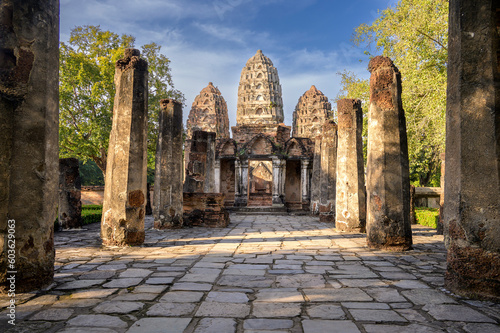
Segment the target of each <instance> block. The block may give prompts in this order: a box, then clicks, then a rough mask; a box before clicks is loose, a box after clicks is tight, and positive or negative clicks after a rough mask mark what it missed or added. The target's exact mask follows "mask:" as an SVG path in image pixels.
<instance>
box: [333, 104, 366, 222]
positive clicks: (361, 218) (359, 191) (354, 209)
mask: <svg viewBox="0 0 500 333" xmlns="http://www.w3.org/2000/svg"><path fill="white" fill-rule="evenodd" d="M337 113H338V149H337V188H336V192H337V195H336V201H335V202H336V208H335V211H336V213H337V214H336V217H335V227H336V228H337V229H339V230H342V231H356V232H364V231H365V226H366V198H365V167H364V161H363V139H362V134H363V110H362V109H361V101H360V100H359V99H341V100H339V101H338V102H337Z"/></svg>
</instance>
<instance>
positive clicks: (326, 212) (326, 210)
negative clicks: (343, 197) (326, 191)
mask: <svg viewBox="0 0 500 333" xmlns="http://www.w3.org/2000/svg"><path fill="white" fill-rule="evenodd" d="M319 221H320V222H329V223H334V222H335V202H327V203H326V204H322V203H320V204H319Z"/></svg>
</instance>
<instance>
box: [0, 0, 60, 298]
mask: <svg viewBox="0 0 500 333" xmlns="http://www.w3.org/2000/svg"><path fill="white" fill-rule="evenodd" d="M0 45H1V48H0V110H1V112H0V126H1V127H0V129H1V130H0V141H1V142H2V144H1V145H0V156H1V158H0V197H1V201H2V203H1V205H0V249H1V252H2V253H1V256H0V267H2V269H1V271H0V291H1V292H5V291H8V290H9V288H10V283H9V281H8V280H7V277H10V276H11V275H12V274H9V276H7V270H8V269H7V267H8V266H7V264H8V258H12V257H14V258H15V263H14V264H13V266H9V270H12V271H17V273H16V274H15V285H16V290H15V292H16V293H19V292H26V291H31V290H36V289H41V288H42V287H45V286H48V285H49V284H50V283H51V282H52V281H53V275H54V238H53V237H54V220H55V218H56V205H57V185H58V178H59V172H58V170H59V159H58V153H59V152H58V114H59V113H58V105H59V104H58V95H59V89H58V87H59V82H58V81H59V1H57V0H47V1H34V0H23V1H13V0H3V1H2V2H0ZM9 230H12V231H15V237H16V238H15V246H14V242H12V241H11V242H8V241H7V239H8V234H9ZM11 246H12V247H11ZM9 250H10V252H9ZM9 255H10V256H9ZM9 264H11V263H9Z"/></svg>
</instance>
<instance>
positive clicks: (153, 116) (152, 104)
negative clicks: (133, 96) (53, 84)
mask: <svg viewBox="0 0 500 333" xmlns="http://www.w3.org/2000/svg"><path fill="white" fill-rule="evenodd" d="M134 41H135V38H134V37H132V36H130V35H121V36H120V35H118V34H116V33H113V32H111V31H102V30H101V29H100V27H99V26H84V27H76V28H74V29H73V30H72V31H71V36H70V39H69V41H68V42H67V43H64V42H61V43H60V60H59V110H60V115H59V118H60V119H59V144H60V157H76V158H78V159H79V160H81V161H83V162H85V161H87V160H92V161H94V162H95V163H96V165H97V166H98V167H99V169H101V170H102V172H103V174H104V173H105V170H106V157H107V150H108V142H109V134H110V131H111V123H112V115H113V102H114V96H115V86H114V73H115V63H116V61H117V60H118V59H120V58H122V57H123V53H124V49H125V48H128V47H134ZM160 48H161V47H160V46H159V45H156V44H155V43H151V44H147V45H144V46H142V47H141V54H142V57H143V58H144V59H146V60H147V61H148V64H149V66H148V71H149V77H148V84H149V94H148V103H149V110H148V115H149V120H148V121H149V122H148V163H149V166H154V154H155V149H156V137H157V133H156V130H155V129H156V126H157V118H158V110H159V100H160V99H161V98H174V99H176V100H178V101H180V102H182V103H184V96H183V95H182V93H181V92H179V91H178V90H175V89H174V87H173V81H172V76H171V73H170V67H169V63H170V60H169V59H168V58H167V57H165V56H164V55H163V54H161V53H160Z"/></svg>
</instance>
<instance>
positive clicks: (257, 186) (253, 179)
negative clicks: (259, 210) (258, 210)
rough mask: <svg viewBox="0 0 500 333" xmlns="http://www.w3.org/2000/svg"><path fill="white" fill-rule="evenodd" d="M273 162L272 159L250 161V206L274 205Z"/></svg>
mask: <svg viewBox="0 0 500 333" xmlns="http://www.w3.org/2000/svg"><path fill="white" fill-rule="evenodd" d="M272 170H273V163H272V161H270V160H250V161H249V162H248V206H253V207H255V206H258V207H262V206H272V204H273V171H272Z"/></svg>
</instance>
